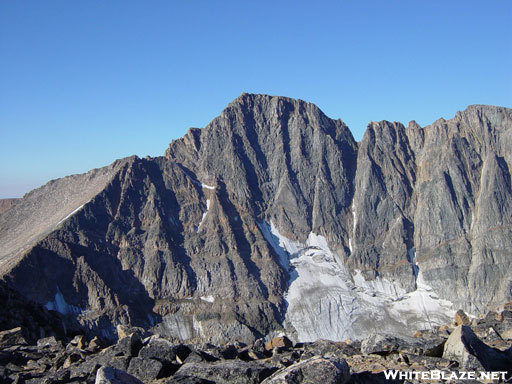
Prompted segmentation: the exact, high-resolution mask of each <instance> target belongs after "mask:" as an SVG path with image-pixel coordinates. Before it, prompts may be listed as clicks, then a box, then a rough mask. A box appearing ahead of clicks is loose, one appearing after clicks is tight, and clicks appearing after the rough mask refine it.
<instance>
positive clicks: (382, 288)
mask: <svg viewBox="0 0 512 384" xmlns="http://www.w3.org/2000/svg"><path fill="white" fill-rule="evenodd" d="M259 227H260V229H261V231H262V234H263V236H264V237H265V239H266V240H267V242H268V243H269V244H270V245H271V246H272V248H273V249H274V250H275V252H276V254H277V255H278V256H279V261H280V264H281V265H282V266H283V268H285V269H286V270H288V272H289V276H290V280H289V287H288V291H287V292H286V294H285V300H286V301H287V304H288V305H287V311H286V315H285V324H284V325H285V328H287V329H293V330H294V332H292V334H290V336H292V337H294V338H296V339H297V340H300V341H314V340H317V339H319V338H325V339H329V340H345V339H346V338H351V339H362V338H364V337H365V336H366V335H367V334H368V333H369V332H370V333H371V332H377V333H381V332H388V333H395V334H404V335H405V334H410V333H412V332H413V331H414V330H416V329H425V328H431V327H433V326H434V325H440V324H443V323H446V322H449V321H450V320H451V319H452V318H453V315H454V313H455V311H454V310H453V308H452V304H451V303H450V302H448V301H445V300H441V299H439V297H438V296H437V295H436V294H435V292H433V290H432V288H431V287H429V286H428V285H426V284H425V282H424V280H423V276H422V275H421V272H420V271H419V269H418V277H417V289H416V290H415V291H413V292H406V291H405V290H404V289H403V288H401V287H400V286H399V285H398V284H397V283H394V282H391V281H389V280H387V279H385V278H382V277H377V278H376V279H373V280H366V279H365V277H364V276H363V273H362V272H361V271H358V270H356V271H354V272H353V273H350V272H349V271H348V270H347V268H346V267H345V266H344V265H343V263H342V262H341V261H340V259H339V257H338V255H336V254H335V253H334V252H332V251H331V249H330V248H329V245H328V243H327V239H326V238H325V237H323V236H320V235H318V234H315V233H313V232H311V233H310V234H309V236H308V238H307V240H306V242H305V244H304V243H301V242H297V241H292V240H290V239H288V238H286V237H285V236H283V235H281V234H280V233H279V231H278V230H277V228H276V227H275V226H274V224H273V223H272V222H271V223H270V225H268V224H267V223H265V222H263V223H260V224H259ZM349 245H352V244H351V242H350V241H349ZM413 252H414V251H412V250H409V257H411V255H412V254H413Z"/></svg>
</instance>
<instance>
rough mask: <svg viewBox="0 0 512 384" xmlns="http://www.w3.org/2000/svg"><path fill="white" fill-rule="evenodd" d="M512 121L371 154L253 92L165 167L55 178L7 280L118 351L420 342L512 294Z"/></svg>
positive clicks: (3, 237)
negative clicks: (461, 313) (144, 340)
mask: <svg viewBox="0 0 512 384" xmlns="http://www.w3.org/2000/svg"><path fill="white" fill-rule="evenodd" d="M510 149H512V110H510V109H507V108H501V107H492V106H471V107H468V109H467V110H466V111H464V112H459V113H457V115H456V116H455V118H453V119H451V120H448V121H446V120H443V119H441V120H438V121H436V122H435V123H433V124H432V125H430V126H427V127H424V128H421V127H419V126H418V125H417V124H416V123H414V122H411V123H409V126H408V127H407V128H405V127H404V126H403V125H402V124H400V123H390V122H385V121H383V122H379V123H371V124H369V126H368V129H367V131H366V133H365V135H364V138H363V140H362V141H361V142H360V143H357V142H356V141H355V140H354V139H353V137H352V135H351V133H350V131H349V129H348V128H347V126H346V125H345V124H344V123H343V122H342V121H341V120H332V119H329V118H328V117H326V116H325V115H324V114H323V113H322V112H321V111H320V110H319V109H318V108H317V107H316V106H315V105H313V104H310V103H306V102H304V101H301V100H293V99H289V98H284V97H271V96H266V95H252V94H242V95H241V96H240V97H238V98H237V99H235V100H234V101H233V102H232V103H230V104H229V106H228V107H227V108H226V109H225V110H224V111H223V112H222V113H221V115H220V116H219V117H217V118H215V119H214V120H213V121H212V122H211V123H210V124H209V125H208V126H207V127H205V128H204V129H197V128H192V129H190V130H189V131H188V133H187V134H186V135H185V136H184V137H183V138H182V139H179V140H175V141H173V142H172V143H171V144H170V145H169V148H168V149H167V151H166V153H165V156H164V157H158V158H153V159H151V158H147V159H139V158H136V157H132V158H128V159H123V160H118V161H116V162H115V163H113V164H112V165H111V166H109V167H105V168H101V169H99V170H93V171H91V172H89V173H88V174H84V175H77V176H71V177H68V178H64V179H60V180H57V181H53V182H50V183H48V184H47V185H45V186H44V187H42V188H40V189H37V190H35V191H33V192H31V193H30V194H28V195H26V196H25V197H24V199H23V200H21V201H20V202H19V203H18V204H17V205H16V206H15V207H14V208H13V209H11V210H9V211H7V212H6V213H5V214H4V215H1V216H0V244H1V248H0V249H1V250H0V271H1V273H2V275H3V277H2V278H3V280H4V281H6V282H7V283H8V284H9V285H10V286H12V287H14V288H15V289H17V290H19V291H20V292H21V293H23V294H24V295H26V296H27V297H29V298H31V299H33V300H36V301H38V302H40V303H42V304H45V305H46V306H47V308H49V309H56V310H59V311H60V312H61V313H64V314H67V315H69V316H73V317H76V318H78V320H79V321H80V322H81V323H82V324H84V325H86V326H88V327H90V328H91V329H95V330H97V331H98V332H103V334H104V335H105V336H109V335H112V334H113V332H114V325H115V324H116V323H132V324H136V325H141V326H144V327H155V329H156V330H157V331H158V332H159V333H160V334H164V335H168V336H173V337H177V338H181V339H201V340H211V341H215V342H222V341H226V340H234V339H239V340H246V341H247V340H250V339H253V338H254V337H259V336H262V335H268V334H273V333H276V332H281V331H284V332H286V333H288V334H289V335H290V336H291V337H294V338H295V339H299V340H312V339H316V338H319V337H324V338H329V339H344V338H347V337H351V338H361V337H362V336H364V335H365V334H366V333H367V332H369V331H389V332H394V333H403V334H406V333H411V332H413V331H414V330H415V329H418V328H428V327H431V326H434V325H435V324H440V323H443V322H445V321H446V319H447V318H449V317H451V316H452V314H453V312H454V311H455V310H457V309H458V308H464V309H465V310H467V311H469V312H470V313H473V314H478V313H483V312H485V311H487V310H488V309H492V308H493V307H495V306H499V305H501V304H503V303H504V302H505V301H509V300H510V299H511V297H512V286H511V281H512V272H510V269H509V268H508V264H509V263H510V261H511V257H512V256H511V255H512V252H511V251H512V240H511V239H512V237H511V236H510V235H511V233H510V232H511V228H512V227H511V221H512V212H511V209H512V206H511V204H512V201H511V199H512V192H511V184H510V166H511V164H512V158H511V156H512V151H511V150H510Z"/></svg>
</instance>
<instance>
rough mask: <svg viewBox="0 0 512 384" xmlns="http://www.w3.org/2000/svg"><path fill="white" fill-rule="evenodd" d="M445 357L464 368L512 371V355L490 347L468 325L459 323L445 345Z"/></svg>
mask: <svg viewBox="0 0 512 384" xmlns="http://www.w3.org/2000/svg"><path fill="white" fill-rule="evenodd" d="M443 357H444V358H445V359H449V360H455V361H457V362H458V363H459V364H460V366H461V367H462V368H464V369H472V370H487V371H507V370H508V371H512V355H511V354H510V353H507V352H503V351H500V350H498V349H495V348H491V347H489V346H488V345H487V344H485V343H484V342H483V341H481V340H480V339H479V338H478V337H477V336H476V335H475V333H474V332H473V330H472V329H471V328H470V327H468V326H466V325H459V326H458V327H457V328H455V330H454V331H453V332H452V334H451V335H450V337H449V338H448V340H447V341H446V344H445V346H444V352H443Z"/></svg>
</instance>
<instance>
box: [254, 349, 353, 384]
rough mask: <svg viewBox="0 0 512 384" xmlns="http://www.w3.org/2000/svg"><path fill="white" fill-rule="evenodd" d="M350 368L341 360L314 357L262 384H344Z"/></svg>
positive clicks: (279, 372) (348, 376) (348, 377)
mask: <svg viewBox="0 0 512 384" xmlns="http://www.w3.org/2000/svg"><path fill="white" fill-rule="evenodd" d="M349 380H350V368H349V366H348V364H347V362H346V361H345V360H343V359H336V358H333V357H322V356H314V357H311V358H309V359H307V360H304V361H301V362H299V363H296V364H293V365H291V366H289V367H288V368H285V369H283V370H280V371H278V372H276V373H274V374H273V375H272V376H270V377H269V378H267V379H265V380H264V381H263V382H262V383H263V384H299V383H301V384H315V383H324V384H345V383H348V381H349Z"/></svg>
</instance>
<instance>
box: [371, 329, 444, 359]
mask: <svg viewBox="0 0 512 384" xmlns="http://www.w3.org/2000/svg"><path fill="white" fill-rule="evenodd" d="M444 343H445V339H444V338H442V337H439V336H435V335H430V336H429V337H428V338H425V337H422V338H411V337H408V338H405V337H395V336H390V335H379V334H373V335H370V336H368V337H367V338H366V339H364V340H363V341H362V343H361V352H362V353H366V354H377V355H389V354H391V353H398V352H406V353H411V354H416V355H426V356H431V357H441V356H442V354H443V345H444Z"/></svg>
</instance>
